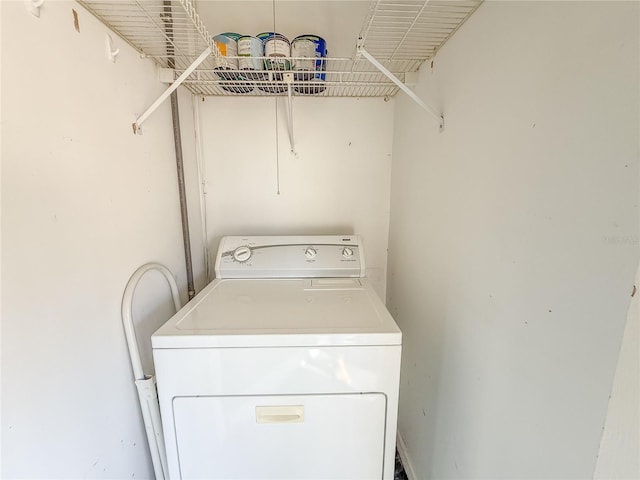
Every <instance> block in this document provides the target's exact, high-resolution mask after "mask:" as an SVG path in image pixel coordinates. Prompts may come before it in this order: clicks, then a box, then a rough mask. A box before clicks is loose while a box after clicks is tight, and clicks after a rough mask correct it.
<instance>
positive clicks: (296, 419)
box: [152, 235, 402, 480]
mask: <svg viewBox="0 0 640 480" xmlns="http://www.w3.org/2000/svg"><path fill="white" fill-rule="evenodd" d="M216 277H217V278H216V280H214V281H213V282H212V283H211V284H210V285H208V286H207V287H206V288H205V289H204V290H202V292H201V293H200V294H198V295H197V296H196V297H195V298H194V299H193V300H192V301H191V302H190V303H188V304H187V305H186V306H185V307H184V308H182V309H181V310H180V311H179V312H178V313H176V315H175V316H174V317H172V318H171V319H170V320H169V321H168V322H167V323H166V324H165V325H163V326H162V327H161V328H160V329H159V330H158V331H157V332H156V333H155V334H154V335H153V337H152V346H153V358H154V362H155V368H156V378H157V382H158V396H159V399H160V410H161V413H162V423H163V428H164V435H165V443H166V448H167V459H168V464H169V476H170V478H171V479H178V478H184V479H187V478H189V479H191V478H201V479H225V480H229V479H256V480H257V479H259V480H267V479H273V480H286V479H290V480H293V479H295V480H301V479H318V480H320V479H322V480H335V479H344V480H365V479H366V480H372V479H385V480H391V479H393V475H394V455H395V439H396V421H397V409H398V387H399V378H400V353H401V343H402V338H401V333H400V330H399V329H398V326H397V325H396V324H395V322H394V321H393V319H392V318H391V316H390V315H389V313H388V311H387V310H386V308H385V306H384V305H383V303H382V302H381V301H380V299H379V298H378V296H377V295H376V294H375V292H374V291H373V289H372V288H371V286H370V285H369V283H368V282H367V279H366V278H364V255H363V249H362V244H361V242H360V239H359V237H357V236H354V235H345V236H333V235H331V236H299V237H225V238H223V239H222V241H221V242H220V247H219V250H218V254H217V259H216Z"/></svg>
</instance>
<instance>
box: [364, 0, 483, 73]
mask: <svg viewBox="0 0 640 480" xmlns="http://www.w3.org/2000/svg"><path fill="white" fill-rule="evenodd" d="M482 1H483V0H431V1H430V0H374V1H373V2H372V4H371V8H370V10H369V15H368V17H367V19H366V20H365V22H364V25H363V27H362V29H361V31H360V38H361V44H362V45H363V46H364V47H365V48H366V49H367V51H368V52H369V53H370V54H371V55H373V56H374V57H376V58H377V59H378V60H379V61H380V62H382V63H385V62H387V63H389V64H390V65H392V66H393V65H394V63H395V62H397V61H402V60H416V61H418V67H419V66H420V65H421V64H422V63H423V62H424V61H425V60H429V59H431V58H432V57H433V56H434V55H435V54H436V53H437V51H438V50H439V49H440V48H441V47H442V46H443V45H444V44H445V42H446V41H447V40H448V39H449V38H451V36H452V35H453V34H454V33H455V32H456V31H457V30H458V28H460V26H461V25H462V24H463V23H464V22H465V21H466V20H467V19H468V18H469V16H470V15H471V14H472V13H473V12H475V11H476V9H477V8H478V7H479V6H480V5H481V4H482Z"/></svg>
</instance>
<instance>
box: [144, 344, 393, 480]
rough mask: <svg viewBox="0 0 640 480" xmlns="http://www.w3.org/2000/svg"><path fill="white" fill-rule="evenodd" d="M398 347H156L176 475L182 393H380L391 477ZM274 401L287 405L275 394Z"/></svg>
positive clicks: (242, 457) (167, 436)
mask: <svg viewBox="0 0 640 480" xmlns="http://www.w3.org/2000/svg"><path fill="white" fill-rule="evenodd" d="M400 352H401V347H400V346H399V345H393V346H383V347H322V348H305V347H290V348H207V349H205V348H203V349H200V348H196V349H154V351H153V357H154V362H155V365H156V376H157V381H158V397H159V400H160V409H161V412H162V424H163V429H164V435H165V439H166V442H165V443H166V448H167V458H168V462H169V473H170V478H172V479H178V478H184V477H182V476H181V473H180V468H179V458H178V444H177V442H178V438H179V436H182V435H185V433H184V432H177V431H176V424H175V415H176V412H175V410H174V409H175V405H176V404H177V403H175V402H177V401H178V399H179V398H184V397H230V396H237V397H245V396H291V395H309V396H316V395H339V394H355V395H358V394H381V395H383V396H384V397H385V399H386V404H385V405H386V411H385V415H386V418H385V430H384V457H383V458H384V476H383V477H382V478H384V479H392V478H393V468H394V465H393V464H394V455H395V450H394V446H395V435H396V422H397V410H398V388H399V382H400ZM273 404H277V405H283V404H286V405H289V403H287V402H280V401H277V400H274V403H273ZM375 421H377V420H375ZM288 426H294V425H288ZM353 441H354V442H355V441H358V438H354V439H353ZM319 454H321V452H319ZM229 455H234V454H233V453H232V452H229ZM235 455H236V456H235V457H234V458H233V459H232V460H234V461H237V462H246V461H247V456H246V452H243V451H237V452H236V453H235ZM241 478H242V477H241ZM375 478H381V477H375Z"/></svg>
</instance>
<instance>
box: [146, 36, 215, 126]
mask: <svg viewBox="0 0 640 480" xmlns="http://www.w3.org/2000/svg"><path fill="white" fill-rule="evenodd" d="M211 53H212V51H211V47H207V48H206V49H205V51H204V52H202V53H201V54H200V56H199V57H198V58H197V59H196V61H195V62H193V63H192V64H191V65H189V67H187V69H186V70H185V71H184V72H182V75H180V76H179V77H178V78H177V79H176V81H175V82H173V83H172V84H171V86H170V87H169V88H167V89H166V90H165V91H164V93H163V94H162V95H160V96H159V97H158V99H157V100H156V101H155V102H153V103H152V104H151V106H150V107H149V108H147V110H146V111H145V112H144V113H143V114H142V115H140V116H139V117H138V119H137V120H136V121H135V122H134V123H133V133H139V132H140V127H141V126H142V124H143V123H144V121H145V120H146V119H147V118H149V116H150V115H151V114H152V113H153V112H155V110H156V109H157V108H158V107H159V106H160V104H161V103H162V102H164V101H165V100H166V99H167V98H168V97H169V95H171V93H172V92H173V91H174V90H175V89H176V88H178V87H179V86H180V84H181V83H182V82H184V81H185V80H186V78H187V77H188V76H189V75H191V73H192V72H193V71H194V70H195V69H196V68H198V66H199V65H200V64H201V63H202V62H204V61H205V60H206V59H207V57H208V56H209V55H211Z"/></svg>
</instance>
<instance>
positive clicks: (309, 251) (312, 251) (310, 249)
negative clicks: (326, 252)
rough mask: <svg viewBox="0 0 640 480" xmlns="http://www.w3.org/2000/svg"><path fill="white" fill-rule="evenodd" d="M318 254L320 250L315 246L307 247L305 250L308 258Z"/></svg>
mask: <svg viewBox="0 0 640 480" xmlns="http://www.w3.org/2000/svg"><path fill="white" fill-rule="evenodd" d="M317 254H318V251H317V250H316V249H315V248H313V247H307V249H306V250H305V251H304V255H305V257H307V258H308V259H312V258H316V255H317Z"/></svg>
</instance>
